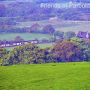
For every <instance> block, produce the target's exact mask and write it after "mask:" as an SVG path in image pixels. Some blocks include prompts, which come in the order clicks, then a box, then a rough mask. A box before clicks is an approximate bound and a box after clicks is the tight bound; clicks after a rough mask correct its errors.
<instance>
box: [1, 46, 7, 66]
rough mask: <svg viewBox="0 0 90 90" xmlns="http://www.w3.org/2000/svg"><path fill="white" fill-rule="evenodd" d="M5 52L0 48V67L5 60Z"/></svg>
mask: <svg viewBox="0 0 90 90" xmlns="http://www.w3.org/2000/svg"><path fill="white" fill-rule="evenodd" d="M7 53H8V52H7V50H6V49H5V48H0V65H2V63H3V60H4V59H5V58H6V55H7Z"/></svg>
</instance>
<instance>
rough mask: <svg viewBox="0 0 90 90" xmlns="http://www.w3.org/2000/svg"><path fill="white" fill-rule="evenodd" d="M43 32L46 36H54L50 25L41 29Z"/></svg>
mask: <svg viewBox="0 0 90 90" xmlns="http://www.w3.org/2000/svg"><path fill="white" fill-rule="evenodd" d="M43 32H44V33H46V34H54V32H55V29H54V28H53V26H52V25H46V26H44V27H43Z"/></svg>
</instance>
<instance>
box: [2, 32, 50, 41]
mask: <svg viewBox="0 0 90 90" xmlns="http://www.w3.org/2000/svg"><path fill="white" fill-rule="evenodd" d="M16 36H20V37H21V38H23V39H24V40H33V39H39V40H40V39H50V38H52V36H51V35H46V34H32V33H3V34H0V40H14V38H15V37H16Z"/></svg>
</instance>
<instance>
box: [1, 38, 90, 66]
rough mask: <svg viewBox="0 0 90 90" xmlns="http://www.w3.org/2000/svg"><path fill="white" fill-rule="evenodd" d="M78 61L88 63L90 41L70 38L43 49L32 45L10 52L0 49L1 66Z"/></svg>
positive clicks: (19, 47)
mask: <svg viewBox="0 0 90 90" xmlns="http://www.w3.org/2000/svg"><path fill="white" fill-rule="evenodd" d="M78 61H90V40H82V39H79V38H71V39H70V40H62V41H59V42H57V43H56V44H55V45H54V46H53V47H51V48H45V49H41V48H39V47H38V46H36V45H34V44H27V45H24V46H18V47H15V48H14V49H12V50H11V51H7V50H6V49H3V48H0V64H1V65H13V64H31V63H33V64H38V63H39V64H40V63H50V62H78Z"/></svg>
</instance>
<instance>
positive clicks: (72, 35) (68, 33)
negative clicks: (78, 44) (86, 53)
mask: <svg viewBox="0 0 90 90" xmlns="http://www.w3.org/2000/svg"><path fill="white" fill-rule="evenodd" d="M72 37H76V34H75V32H72V31H69V32H66V33H65V34H64V39H66V40H68V39H70V38H72Z"/></svg>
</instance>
